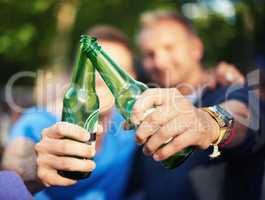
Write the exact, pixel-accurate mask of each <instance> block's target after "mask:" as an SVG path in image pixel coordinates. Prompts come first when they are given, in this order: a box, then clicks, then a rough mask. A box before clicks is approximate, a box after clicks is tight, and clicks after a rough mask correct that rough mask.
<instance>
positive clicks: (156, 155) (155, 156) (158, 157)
mask: <svg viewBox="0 0 265 200" xmlns="http://www.w3.org/2000/svg"><path fill="white" fill-rule="evenodd" d="M153 158H154V160H155V161H160V160H161V159H160V156H159V155H158V154H154V156H153Z"/></svg>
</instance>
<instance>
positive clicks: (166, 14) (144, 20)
mask: <svg viewBox="0 0 265 200" xmlns="http://www.w3.org/2000/svg"><path fill="white" fill-rule="evenodd" d="M162 20H171V21H175V22H176V23H179V24H181V25H182V26H183V27H184V28H185V29H186V30H187V31H188V32H189V33H192V34H194V35H196V32H195V31H194V29H193V27H192V23H191V21H190V20H189V19H187V18H186V17H184V16H180V15H178V14H177V13H176V11H173V10H161V9H158V10H152V11H147V12H144V13H143V14H142V15H141V17H140V27H141V28H144V27H147V26H150V25H152V24H154V23H155V22H157V21H162Z"/></svg>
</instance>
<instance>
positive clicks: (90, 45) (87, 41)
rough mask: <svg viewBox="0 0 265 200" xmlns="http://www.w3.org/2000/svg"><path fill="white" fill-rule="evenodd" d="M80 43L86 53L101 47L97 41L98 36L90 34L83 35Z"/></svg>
mask: <svg viewBox="0 0 265 200" xmlns="http://www.w3.org/2000/svg"><path fill="white" fill-rule="evenodd" d="M80 43H81V46H82V48H81V49H82V51H84V52H85V53H90V52H91V51H92V50H94V49H99V48H100V46H99V45H98V43H97V38H95V37H91V36H89V35H81V39H80Z"/></svg>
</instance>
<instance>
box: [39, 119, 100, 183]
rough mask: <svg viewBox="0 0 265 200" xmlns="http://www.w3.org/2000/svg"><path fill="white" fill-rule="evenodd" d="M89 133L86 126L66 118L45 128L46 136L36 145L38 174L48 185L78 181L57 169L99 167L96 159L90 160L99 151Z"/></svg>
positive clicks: (79, 169) (83, 169)
mask: <svg viewBox="0 0 265 200" xmlns="http://www.w3.org/2000/svg"><path fill="white" fill-rule="evenodd" d="M89 137H90V135H89V133H88V132H87V131H86V130H85V129H83V128H81V127H79V126H77V125H73V124H70V123H66V122H59V123H57V124H55V125H54V126H52V127H50V128H47V129H44V130H43V132H42V139H41V141H40V142H39V143H38V144H36V146H35V149H36V152H37V174H38V177H39V179H40V180H41V181H42V182H43V184H44V185H45V186H50V185H60V186H67V185H72V184H74V183H76V181H75V180H71V179H68V178H64V177H62V176H60V175H59V174H58V173H57V170H66V171H80V172H89V171H92V170H94V169H95V167H96V165H95V163H94V162H93V161H92V160H89V158H91V157H93V156H94V155H95V149H94V147H92V146H91V145H88V144H86V143H85V142H87V141H88V140H89ZM75 157H83V158H87V159H78V158H75Z"/></svg>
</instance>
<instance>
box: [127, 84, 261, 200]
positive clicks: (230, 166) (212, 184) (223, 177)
mask: <svg viewBox="0 0 265 200" xmlns="http://www.w3.org/2000/svg"><path fill="white" fill-rule="evenodd" d="M251 98H252V97H251ZM232 99H234V100H239V101H241V102H243V103H244V104H246V105H248V102H249V92H248V90H247V89H246V88H241V89H236V88H232V89H231V88H230V89H229V90H228V89H227V88H223V87H218V88H217V89H216V90H214V91H209V90H205V91H204V92H203V95H202V98H201V99H199V101H198V102H197V103H196V104H197V106H199V107H203V106H211V105H216V104H220V103H222V102H224V101H225V100H232ZM249 135H250V137H247V138H246V140H247V141H245V142H244V143H246V144H247V145H246V146H248V148H245V146H244V145H242V146H240V147H238V148H237V149H235V150H232V149H230V150H227V151H224V152H223V155H222V156H221V157H220V158H217V159H214V160H210V159H209V154H210V153H211V152H212V148H211V147H210V148H208V149H207V150H205V151H202V150H196V151H195V152H194V153H193V154H192V155H191V156H190V157H189V159H187V160H186V161H185V162H184V163H183V164H182V165H181V166H179V167H177V168H176V169H174V170H168V169H165V168H164V167H163V166H162V165H161V164H160V163H158V162H155V161H154V160H153V159H152V157H146V156H144V155H143V153H142V148H139V150H138V152H137V153H136V156H135V166H134V172H133V173H132V176H131V182H130V184H129V186H130V188H129V192H132V193H133V194H134V195H135V194H137V198H136V199H148V200H149V199H150V200H156V199H157V200H160V199H167V200H171V199H172V200H173V199H174V200H175V199H176V200H224V199H231V200H234V199H240V200H242V199H248V200H250V199H251V200H253V199H257V198H258V196H259V194H260V186H261V181H262V176H263V170H264V169H263V168H264V161H263V158H261V157H262V156H261V155H262V154H261V153H257V152H259V151H260V149H256V151H255V152H253V153H249V152H250V151H251V150H252V149H253V145H254V142H253V141H254V140H255V139H253V138H254V137H253V136H255V135H254V134H253V133H251V134H249ZM249 141H251V142H249ZM234 152H236V153H234ZM248 153H249V154H248ZM135 196H136V195H135Z"/></svg>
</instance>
